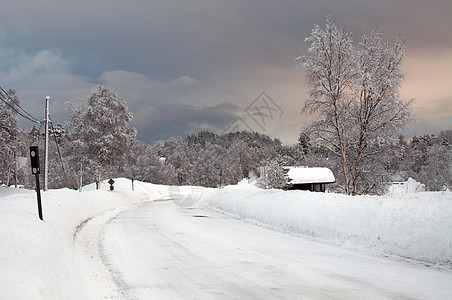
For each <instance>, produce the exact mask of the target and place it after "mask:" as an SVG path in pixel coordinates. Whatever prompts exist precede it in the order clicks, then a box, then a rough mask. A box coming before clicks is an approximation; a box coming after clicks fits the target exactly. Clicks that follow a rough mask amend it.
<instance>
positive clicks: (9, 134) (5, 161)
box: [0, 89, 20, 184]
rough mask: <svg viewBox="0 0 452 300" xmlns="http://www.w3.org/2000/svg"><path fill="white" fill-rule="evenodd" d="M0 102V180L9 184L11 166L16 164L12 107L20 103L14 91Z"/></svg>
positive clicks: (15, 124)
mask: <svg viewBox="0 0 452 300" xmlns="http://www.w3.org/2000/svg"><path fill="white" fill-rule="evenodd" d="M0 97H2V99H1V100H2V101H0V166H1V167H0V175H1V178H0V180H1V181H3V182H4V183H5V184H9V180H10V178H11V175H12V169H13V168H14V166H13V164H16V156H17V155H16V154H17V150H18V144H17V134H18V127H17V117H16V115H15V111H14V109H13V107H14V106H15V105H17V104H19V103H20V100H19V97H18V96H17V94H16V90H15V89H10V90H8V91H7V92H6V95H5V97H3V95H0Z"/></svg>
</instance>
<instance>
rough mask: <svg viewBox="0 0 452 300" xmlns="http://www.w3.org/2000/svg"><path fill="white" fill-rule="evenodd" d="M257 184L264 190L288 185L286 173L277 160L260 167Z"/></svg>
mask: <svg viewBox="0 0 452 300" xmlns="http://www.w3.org/2000/svg"><path fill="white" fill-rule="evenodd" d="M257 184H258V186H259V187H261V188H264V189H280V188H283V187H284V186H285V185H286V184H287V176H286V172H285V171H284V169H283V167H282V166H280V165H279V163H278V162H277V161H276V160H271V161H269V162H267V163H266V164H265V165H263V166H261V167H259V178H258V179H257Z"/></svg>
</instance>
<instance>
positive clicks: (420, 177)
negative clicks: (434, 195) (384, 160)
mask: <svg viewBox="0 0 452 300" xmlns="http://www.w3.org/2000/svg"><path fill="white" fill-rule="evenodd" d="M450 132H452V131H450V130H446V131H443V132H440V134H439V135H438V136H436V135H429V134H426V135H423V136H419V137H417V136H414V137H413V138H412V139H411V142H410V144H409V146H408V149H407V152H406V154H405V156H406V162H405V164H404V167H405V169H406V173H407V174H408V175H407V176H410V177H412V178H414V179H415V180H417V181H420V182H421V183H423V184H425V186H426V189H427V190H429V191H439V190H444V189H445V188H450V187H452V145H451V144H450V139H449V138H450V137H451V135H450ZM405 179H406V178H405Z"/></svg>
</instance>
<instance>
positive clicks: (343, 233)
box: [207, 185, 452, 266]
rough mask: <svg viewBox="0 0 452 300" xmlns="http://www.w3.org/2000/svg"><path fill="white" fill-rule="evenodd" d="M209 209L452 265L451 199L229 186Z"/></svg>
mask: <svg viewBox="0 0 452 300" xmlns="http://www.w3.org/2000/svg"><path fill="white" fill-rule="evenodd" d="M207 205H209V206H211V207H213V208H218V209H221V210H223V211H226V212H229V213H232V214H234V215H236V216H238V217H240V218H242V219H245V220H249V221H252V222H257V223H260V224H262V225H265V226H269V227H271V228H275V229H277V230H281V231H284V232H289V233H292V234H298V235H304V236H309V237H312V238H315V239H317V240H322V241H324V242H327V243H330V244H335V245H341V246H346V247H348V248H352V249H361V250H363V249H364V250H366V251H370V252H372V253H376V254H381V255H395V256H399V257H405V258H412V259H416V260H421V261H426V262H430V263H437V264H445V265H449V266H450V265H452V217H451V216H452V193H451V192H447V193H433V192H430V193H429V192H426V193H415V194H405V195H404V197H403V198H391V197H380V196H356V197H353V196H347V195H340V194H330V193H315V192H308V191H281V190H262V189H257V188H253V187H251V185H250V186H245V187H244V186H243V185H241V186H230V187H226V188H225V189H223V190H221V191H219V192H217V193H216V194H215V196H213V197H210V198H209V200H208V202H207Z"/></svg>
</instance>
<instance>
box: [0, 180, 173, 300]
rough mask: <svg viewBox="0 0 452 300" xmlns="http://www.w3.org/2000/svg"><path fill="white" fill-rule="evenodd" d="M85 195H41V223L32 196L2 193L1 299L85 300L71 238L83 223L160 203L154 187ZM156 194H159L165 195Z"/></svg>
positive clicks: (120, 183) (124, 185) (122, 184)
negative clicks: (121, 209) (123, 209)
mask: <svg viewBox="0 0 452 300" xmlns="http://www.w3.org/2000/svg"><path fill="white" fill-rule="evenodd" d="M101 187H102V189H101V190H97V191H96V190H94V187H93V186H89V187H87V188H85V189H84V191H83V192H78V191H73V190H68V189H62V190H50V191H47V192H42V205H43V216H44V221H41V220H40V219H39V218H38V216H37V201H36V193H35V192H34V191H30V190H23V189H13V188H0V226H1V229H0V240H1V243H0V298H1V299H87V298H88V296H87V295H86V294H85V293H86V290H85V289H84V288H83V287H82V286H81V284H82V282H83V280H81V278H82V276H84V274H81V273H80V268H79V266H78V265H77V264H78V263H79V262H80V261H79V260H77V257H76V255H75V254H74V246H73V242H74V236H75V234H76V232H77V230H78V229H79V228H80V226H81V225H83V223H84V222H85V221H86V220H89V219H90V218H93V217H95V216H96V215H101V214H104V213H106V212H108V211H111V210H114V209H117V208H119V207H127V206H130V205H133V204H134V203H139V202H142V201H147V200H152V199H154V198H155V197H158V195H159V193H160V192H159V191H158V187H152V186H150V185H141V186H140V185H139V184H138V185H137V184H136V185H135V187H136V188H135V192H132V191H131V189H132V188H131V187H132V186H131V182H130V181H129V180H126V179H117V180H116V183H115V191H114V192H110V191H108V187H109V185H108V184H106V183H103V184H102V186H101ZM165 189H167V187H165V188H163V187H162V188H160V190H162V191H163V190H165Z"/></svg>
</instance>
